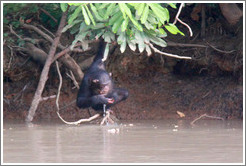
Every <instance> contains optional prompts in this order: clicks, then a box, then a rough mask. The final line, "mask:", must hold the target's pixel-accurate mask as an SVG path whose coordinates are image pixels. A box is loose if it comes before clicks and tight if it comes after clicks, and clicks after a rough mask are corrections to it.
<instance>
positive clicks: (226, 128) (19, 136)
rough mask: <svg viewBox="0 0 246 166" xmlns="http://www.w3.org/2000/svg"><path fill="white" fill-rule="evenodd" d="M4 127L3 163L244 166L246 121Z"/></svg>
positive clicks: (6, 124) (18, 124) (15, 124)
mask: <svg viewBox="0 0 246 166" xmlns="http://www.w3.org/2000/svg"><path fill="white" fill-rule="evenodd" d="M195 125H196V126H191V125H190V121H181V120H162V121H137V122H136V121H132V122H129V121H127V122H126V121H121V123H119V124H117V125H108V126H99V125H97V124H89V123H86V124H81V125H79V126H71V125H66V124H63V123H62V122H50V121H48V122H47V121H46V122H44V121H43V122H35V123H33V124H29V125H27V124H25V123H23V122H22V123H21V122H11V121H4V123H3V131H2V134H3V161H2V162H3V163H72V164H75V163H164V164H165V163H242V162H244V161H243V121H241V120H235V121H221V120H199V121H197V122H196V123H195Z"/></svg>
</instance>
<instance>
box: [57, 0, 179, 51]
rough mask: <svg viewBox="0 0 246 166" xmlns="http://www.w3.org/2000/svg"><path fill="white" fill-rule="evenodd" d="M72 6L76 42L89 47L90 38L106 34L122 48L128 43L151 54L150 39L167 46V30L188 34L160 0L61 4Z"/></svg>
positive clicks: (63, 6) (70, 13) (71, 20)
mask: <svg viewBox="0 0 246 166" xmlns="http://www.w3.org/2000/svg"><path fill="white" fill-rule="evenodd" d="M68 5H69V6H70V8H69V18H68V25H67V26H66V27H65V28H64V29H63V31H67V30H68V29H69V30H70V32H71V33H72V34H76V37H75V40H74V42H73V44H72V46H74V45H75V44H76V43H77V42H78V41H80V42H82V43H83V47H84V49H86V48H88V40H92V39H95V38H99V37H101V36H102V37H103V38H104V40H105V41H106V42H109V43H110V42H112V41H117V43H118V44H119V45H120V50H121V52H124V51H125V49H126V46H127V45H128V46H129V47H130V49H131V50H133V51H135V50H136V48H137V47H138V50H139V51H140V52H143V51H144V50H146V51H147V53H148V55H150V54H151V49H150V48H149V46H148V43H149V42H152V43H154V44H157V45H159V46H162V47H165V46H166V45H167V44H166V42H165V41H164V40H163V38H164V37H166V36H167V33H166V30H167V31H169V32H170V33H172V34H178V33H179V34H181V35H184V34H183V33H182V32H181V31H180V30H179V29H178V28H177V27H176V26H175V25H174V24H171V23H169V19H170V17H169V11H168V9H167V7H168V6H171V7H172V8H176V5H175V4H172V3H169V4H159V3H68V4H65V3H63V4H61V9H62V11H65V10H66V9H67V7H68Z"/></svg>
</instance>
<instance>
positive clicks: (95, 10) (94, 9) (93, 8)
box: [90, 3, 104, 21]
mask: <svg viewBox="0 0 246 166" xmlns="http://www.w3.org/2000/svg"><path fill="white" fill-rule="evenodd" d="M90 7H91V10H92V12H93V13H94V15H95V17H96V19H98V20H99V21H103V20H104V19H103V18H102V17H101V16H100V15H99V13H98V11H97V8H96V7H95V6H94V5H93V4H92V3H90Z"/></svg>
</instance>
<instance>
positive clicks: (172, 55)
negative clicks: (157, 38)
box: [145, 42, 192, 59]
mask: <svg viewBox="0 0 246 166" xmlns="http://www.w3.org/2000/svg"><path fill="white" fill-rule="evenodd" d="M145 44H147V45H149V46H150V47H151V48H152V49H153V50H154V51H155V52H156V53H159V54H162V55H166V56H169V57H173V58H178V59H192V58H191V57H187V56H179V55H175V54H170V53H166V52H162V51H160V50H158V49H157V48H155V47H154V46H153V45H152V44H151V43H146V42H145Z"/></svg>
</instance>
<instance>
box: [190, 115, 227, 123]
mask: <svg viewBox="0 0 246 166" xmlns="http://www.w3.org/2000/svg"><path fill="white" fill-rule="evenodd" d="M203 117H207V118H213V119H219V120H223V121H224V118H221V117H217V116H210V115H207V114H202V115H201V116H199V117H198V118H196V119H195V120H193V121H192V122H191V123H190V124H191V125H194V123H195V122H196V121H198V120H199V119H201V118H203Z"/></svg>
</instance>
